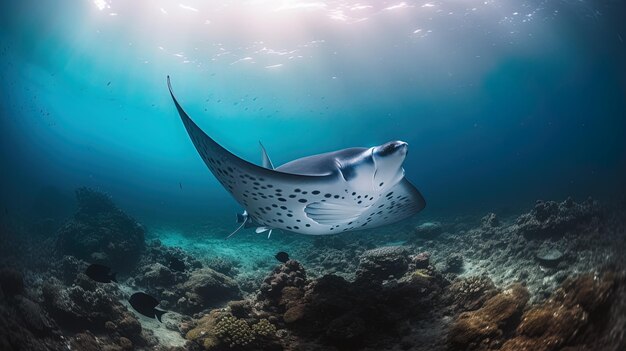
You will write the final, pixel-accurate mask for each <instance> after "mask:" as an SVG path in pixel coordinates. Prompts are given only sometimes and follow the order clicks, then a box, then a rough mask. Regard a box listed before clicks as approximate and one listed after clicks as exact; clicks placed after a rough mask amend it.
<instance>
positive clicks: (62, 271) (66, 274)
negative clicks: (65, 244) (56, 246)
mask: <svg viewBox="0 0 626 351" xmlns="http://www.w3.org/2000/svg"><path fill="white" fill-rule="evenodd" d="M53 264H54V269H55V270H56V277H58V278H60V279H61V281H63V283H65V284H67V285H71V284H72V283H74V280H76V278H77V277H78V275H79V274H80V273H83V272H85V270H86V269H87V266H88V263H87V262H85V261H83V260H81V259H78V258H76V257H74V256H68V255H66V256H63V257H62V258H61V259H60V260H56V261H55V262H54V263H53Z"/></svg>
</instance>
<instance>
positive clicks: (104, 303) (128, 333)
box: [42, 278, 148, 344]
mask: <svg viewBox="0 0 626 351" xmlns="http://www.w3.org/2000/svg"><path fill="white" fill-rule="evenodd" d="M85 280H86V281H89V279H88V278H86V279H85ZM107 289H108V290H109V291H111V292H108V290H105V289H104V288H103V287H97V288H93V289H89V290H86V289H84V288H83V287H81V286H80V285H73V286H70V287H65V286H63V285H62V284H61V283H60V281H58V280H57V279H55V278H49V279H48V280H47V281H46V282H45V283H44V285H43V286H42V296H43V306H44V307H45V309H46V310H47V311H48V312H49V313H50V315H51V316H52V317H53V318H54V320H55V321H57V322H58V323H59V324H60V326H62V327H63V328H66V329H68V330H74V331H79V332H80V331H85V330H108V329H111V325H114V326H115V328H114V329H115V331H116V332H117V333H118V334H119V335H121V336H124V337H126V338H128V339H130V340H132V341H133V342H136V343H139V344H147V343H148V342H147V341H146V340H145V339H144V338H143V336H142V328H141V324H140V323H139V321H138V320H137V319H136V318H135V317H134V316H133V314H132V313H131V312H129V311H128V310H127V309H126V307H124V305H122V304H121V303H120V302H119V297H120V296H116V295H115V294H113V293H112V291H115V289H117V287H115V286H107Z"/></svg>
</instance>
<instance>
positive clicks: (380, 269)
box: [356, 246, 409, 282]
mask: <svg viewBox="0 0 626 351" xmlns="http://www.w3.org/2000/svg"><path fill="white" fill-rule="evenodd" d="M408 268H409V251H408V248H406V247H404V246H384V247H379V248H376V249H372V250H367V251H365V252H363V253H362V254H361V257H360V259H359V268H358V269H357V272H356V278H357V280H366V281H378V282H381V281H383V280H386V279H390V278H392V277H395V278H400V277H401V276H402V275H403V274H404V273H405V272H406V271H407V269H408Z"/></svg>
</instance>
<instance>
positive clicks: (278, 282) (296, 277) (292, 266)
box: [260, 260, 307, 306]
mask: <svg viewBox="0 0 626 351" xmlns="http://www.w3.org/2000/svg"><path fill="white" fill-rule="evenodd" d="M306 281H307V280H306V272H305V271H304V268H303V267H302V265H301V264H300V262H298V261H296V260H289V261H287V262H286V263H285V264H281V265H278V266H276V268H274V270H273V271H272V273H271V274H270V275H269V276H267V277H266V278H265V279H264V280H263V284H261V288H260V292H261V296H262V297H263V298H264V299H265V300H267V301H266V302H267V303H268V306H278V305H279V301H280V298H281V296H282V292H283V289H284V288H286V287H295V288H297V289H303V288H304V285H305V284H306Z"/></svg>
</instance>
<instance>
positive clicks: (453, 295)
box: [445, 275, 498, 311]
mask: <svg viewBox="0 0 626 351" xmlns="http://www.w3.org/2000/svg"><path fill="white" fill-rule="evenodd" d="M497 293H498V290H497V288H496V286H495V285H494V284H493V281H491V279H489V277H488V276H487V275H479V276H471V277H468V278H457V279H455V280H454V281H453V282H452V284H450V286H449V287H448V288H447V289H446V296H445V298H446V300H447V302H448V305H449V306H450V307H451V308H452V309H453V310H454V311H473V310H476V309H478V308H480V307H482V306H483V305H484V303H485V302H486V301H487V300H489V299H490V298H492V297H493V296H495V295H496V294H497Z"/></svg>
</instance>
